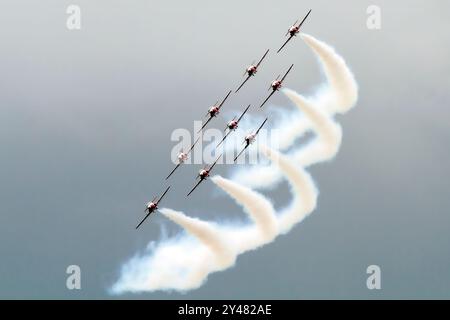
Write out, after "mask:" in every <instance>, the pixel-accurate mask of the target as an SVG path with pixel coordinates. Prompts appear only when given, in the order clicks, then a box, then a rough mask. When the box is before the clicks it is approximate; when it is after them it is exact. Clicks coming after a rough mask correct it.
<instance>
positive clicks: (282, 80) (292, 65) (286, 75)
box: [281, 64, 294, 82]
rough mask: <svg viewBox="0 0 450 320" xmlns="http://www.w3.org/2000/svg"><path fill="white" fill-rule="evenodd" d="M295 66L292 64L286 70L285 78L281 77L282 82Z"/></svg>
mask: <svg viewBox="0 0 450 320" xmlns="http://www.w3.org/2000/svg"><path fill="white" fill-rule="evenodd" d="M293 66H294V64H291V66H290V67H289V69H288V70H287V71H286V73H285V74H284V76H283V78H281V82H283V80H284V78H286V76H287V75H288V73H289V71H291V69H292V67H293Z"/></svg>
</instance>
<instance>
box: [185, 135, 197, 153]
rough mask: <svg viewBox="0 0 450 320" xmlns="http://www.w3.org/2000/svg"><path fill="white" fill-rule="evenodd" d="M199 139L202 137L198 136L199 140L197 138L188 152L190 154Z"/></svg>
mask: <svg viewBox="0 0 450 320" xmlns="http://www.w3.org/2000/svg"><path fill="white" fill-rule="evenodd" d="M199 139H200V137H198V138H197V140H195V142H194V144H193V145H192V146H191V147H190V148H189V151H188V152H187V153H186V154H189V153H190V152H191V151H192V149H194V147H195V144H196V143H197V142H198V140H199Z"/></svg>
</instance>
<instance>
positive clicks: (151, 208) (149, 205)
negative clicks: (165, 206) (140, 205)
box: [136, 186, 170, 229]
mask: <svg viewBox="0 0 450 320" xmlns="http://www.w3.org/2000/svg"><path fill="white" fill-rule="evenodd" d="M169 189H170V186H168V187H167V189H166V191H164V193H163V194H162V195H161V197H159V198H158V197H155V198H153V200H152V201H150V202H149V203H147V207H146V208H145V212H147V211H148V213H147V214H146V215H145V217H144V219H142V221H141V222H139V224H138V225H137V227H136V229H137V228H139V227H140V225H141V224H142V223H143V222H144V221H145V220H146V219H147V218H148V217H149V216H150V215H151V214H152V213H153V212H155V211H156V210H158V205H159V202H160V201H161V200H162V198H163V197H164V196H165V195H166V193H167V191H169Z"/></svg>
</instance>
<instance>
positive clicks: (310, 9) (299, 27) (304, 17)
mask: <svg viewBox="0 0 450 320" xmlns="http://www.w3.org/2000/svg"><path fill="white" fill-rule="evenodd" d="M310 13H311V9H309V11H308V13H307V14H306V16H305V17H304V18H303V20H302V22H300V24H299V25H298V27H299V29H300V27H301V26H302V24H303V22H305V20H306V18H308V16H309V14H310Z"/></svg>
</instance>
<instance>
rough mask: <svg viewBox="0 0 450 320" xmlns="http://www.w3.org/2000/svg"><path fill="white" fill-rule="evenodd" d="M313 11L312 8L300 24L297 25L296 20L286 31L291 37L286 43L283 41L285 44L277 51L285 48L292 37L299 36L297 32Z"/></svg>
mask: <svg viewBox="0 0 450 320" xmlns="http://www.w3.org/2000/svg"><path fill="white" fill-rule="evenodd" d="M310 13H311V9H310V10H309V11H308V13H307V14H306V16H305V17H304V18H303V20H302V22H300V24H299V25H298V26H296V25H295V24H296V23H297V21H298V20H297V21H295V22H294V24H293V25H292V26H291V27H290V28H289V30H288V32H286V36H287V35H289V38H288V39H287V40H286V41H285V43H283V45H282V46H281V48H280V49H278V51H277V53H278V52H280V51H281V49H283V48H284V46H285V45H286V44H287V43H288V42H289V40H291V39H292V37H294V36H297V33H299V32H300V27H301V26H302V24H303V22H305V20H306V18H308V16H309V14H310Z"/></svg>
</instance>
